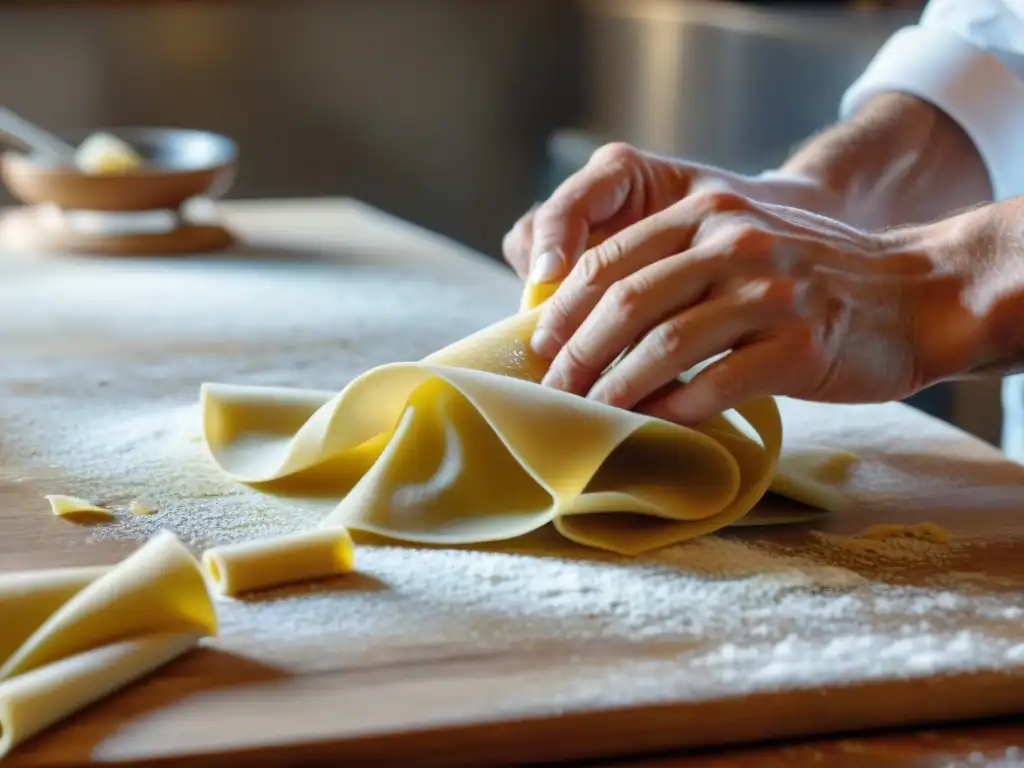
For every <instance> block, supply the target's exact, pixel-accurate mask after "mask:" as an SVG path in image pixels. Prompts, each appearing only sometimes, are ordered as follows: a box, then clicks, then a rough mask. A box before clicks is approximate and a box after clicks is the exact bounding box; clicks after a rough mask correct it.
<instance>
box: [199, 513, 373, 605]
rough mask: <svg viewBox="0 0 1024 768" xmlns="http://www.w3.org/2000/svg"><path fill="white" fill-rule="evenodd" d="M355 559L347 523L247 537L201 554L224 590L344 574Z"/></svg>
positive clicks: (246, 589) (230, 591) (237, 591)
mask: <svg viewBox="0 0 1024 768" xmlns="http://www.w3.org/2000/svg"><path fill="white" fill-rule="evenodd" d="M353 564H354V551H353V544H352V538H351V537H350V536H349V535H348V531H346V530H345V529H344V528H321V529H319V530H313V531H308V532H303V533H298V534H294V535H292V536H278V537H276V538H272V539H258V540H256V541H246V542H243V543H241V544H233V545H230V546H223V547H214V548H213V549H208V550H206V552H204V553H203V567H204V568H205V569H206V572H207V574H208V575H209V576H210V579H211V581H213V583H214V584H216V585H217V587H218V589H219V590H220V592H221V593H222V594H225V595H238V594H241V593H243V592H252V591H255V590H259V589H268V588H269V587H276V586H280V585H282V584H290V583H292V582H297V581H308V580H313V579H325V578H329V577H331V576H340V575H342V574H345V573H350V572H351V571H352V568H353Z"/></svg>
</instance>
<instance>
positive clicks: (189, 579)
mask: <svg viewBox="0 0 1024 768" xmlns="http://www.w3.org/2000/svg"><path fill="white" fill-rule="evenodd" d="M0 628H2V629H0V758H3V756H4V755H5V754H6V753H7V752H8V751H9V750H10V749H12V748H13V747H14V746H15V745H16V744H18V743H20V742H21V741H23V740H25V739H27V738H29V737H30V736H32V735H33V734H36V733H38V732H39V731H41V730H43V729H44V728H47V727H48V726H50V725H52V724H54V723H56V722H58V721H59V720H61V719H63V718H64V717H67V716H68V715H70V714H72V713H73V712H76V711H77V710H79V709H81V708H82V707H84V706H86V705H87V704H90V703H91V702H94V701H96V700H98V699H100V698H103V697H104V696H106V695H108V694H110V693H111V692H112V691H114V690H117V689H118V688H121V687H122V686H124V685H127V684H128V683H130V682H131V681H133V680H135V679H136V678H138V677H140V676H142V675H144V674H147V673H149V672H150V671H152V670H153V669H155V668H156V667H158V666H160V665H161V664H164V663H166V662H167V661H169V660H170V659H172V658H174V657H175V656H177V655H179V654H181V653H184V652H185V651H186V650H187V649H188V648H190V647H192V646H193V645H194V644H195V643H196V641H197V640H198V638H200V637H202V636H205V635H212V634H216V631H217V616H216V613H215V611H214V608H213V602H212V600H211V598H210V593H209V590H208V588H207V584H206V580H205V579H204V578H203V573H202V569H201V568H200V565H199V563H198V562H197V561H196V559H195V557H193V556H192V553H191V552H190V551H189V550H188V549H187V548H186V547H185V545H184V544H182V543H181V542H180V541H179V540H178V539H177V537H175V536H174V534H172V533H170V532H168V531H162V532H160V533H158V534H157V535H156V536H154V537H153V538H151V539H150V540H149V541H148V542H147V543H146V544H145V545H144V546H142V547H140V548H139V549H138V550H137V551H136V552H135V553H133V554H132V555H131V556H129V557H128V558H126V559H125V560H123V561H122V562H120V563H118V564H117V565H115V566H112V567H105V566H102V567H96V568H67V569H56V570H47V571H28V572H23V573H11V574H3V575H0Z"/></svg>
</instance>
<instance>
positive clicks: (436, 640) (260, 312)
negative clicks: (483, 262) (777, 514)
mask: <svg viewBox="0 0 1024 768" xmlns="http://www.w3.org/2000/svg"><path fill="white" fill-rule="evenodd" d="M383 280H386V281H387V290H386V291H384V290H381V289H380V285H381V281H383ZM477 295H487V292H481V293H480V294H477ZM473 296H474V292H472V291H468V290H467V289H466V286H455V285H450V284H449V285H445V284H440V283H438V284H437V285H430V284H429V283H427V282H426V281H425V278H424V277H423V276H422V275H418V276H417V275H405V274H404V273H389V274H387V275H386V276H382V275H381V274H380V273H375V272H374V271H373V270H369V269H364V268H360V269H351V270H345V271H344V272H343V274H342V276H341V277H339V276H338V272H337V270H335V271H330V270H324V269H319V268H314V267H311V266H302V267H296V268H294V269H287V270H286V269H276V268H268V269H267V270H266V271H264V272H262V273H256V274H253V273H249V272H247V273H244V278H239V274H238V270H237V269H235V268H233V267H232V265H230V264H221V265H219V266H218V265H216V264H212V265H211V264H209V263H200V264H194V263H187V262H182V263H179V264H175V265H173V266H167V265H163V266H161V265H159V264H150V263H147V264H139V263H131V264H121V263H119V264H117V265H116V266H111V265H106V264H100V265H97V264H95V263H92V264H90V266H89V267H88V268H84V267H77V266H76V267H74V268H72V269H70V274H69V275H68V276H67V277H62V278H60V279H56V278H46V279H44V278H43V277H40V278H39V279H38V280H36V281H34V280H31V279H26V280H24V281H22V282H21V284H20V285H19V290H18V291H17V293H16V295H14V296H9V295H8V294H4V295H3V298H4V301H2V302H0V322H5V323H6V322H22V323H32V324H34V326H33V327H34V328H35V332H36V333H35V337H34V338H35V339H36V341H35V342H34V343H32V344H28V345H26V348H25V349H24V350H21V352H20V353H19V362H18V365H16V366H7V365H5V366H2V367H0V417H2V421H0V424H2V426H3V428H4V433H3V434H2V435H0V437H2V444H3V449H4V456H5V457H6V459H5V468H4V470H3V471H4V472H5V473H6V477H7V478H8V480H9V481H12V482H17V481H27V480H29V479H35V480H33V482H34V483H35V484H36V485H38V486H39V487H42V486H45V492H48V493H68V494H73V495H79V496H83V497H86V498H89V499H90V500H92V501H94V502H96V503H98V504H102V505H105V506H109V507H111V508H112V509H114V510H115V511H116V512H117V520H116V522H114V523H112V524H111V525H108V526H102V527H99V528H97V529H94V530H93V531H92V533H91V535H93V536H109V537H118V538H124V539H140V540H141V539H143V538H145V537H147V536H149V535H151V534H152V533H153V532H155V531H156V530H158V529H160V528H169V529H171V530H173V531H175V532H176V533H178V534H179V535H180V536H181V537H182V538H183V539H184V540H186V541H187V542H189V543H191V544H193V545H194V546H196V547H204V546H209V545H215V544H227V543H232V542H238V541H243V540H246V539H251V538H258V537H266V536H274V535H279V534H285V533H290V532H293V531H297V530H300V529H302V528H305V527H309V526H312V525H314V524H315V523H316V522H317V520H316V519H315V518H313V517H312V516H311V515H310V514H308V513H306V512H303V511H302V510H299V509H296V508H294V507H291V506H286V505H284V504H283V503H278V502H274V501H273V500H270V499H267V498H266V497H263V496H260V495H258V494H256V493H255V492H253V491H251V490H248V489H246V488H243V487H241V486H238V485H235V484H233V483H232V482H230V481H228V480H227V479H226V478H224V477H223V476H222V475H221V473H220V472H219V471H218V470H217V469H216V467H215V466H214V465H213V462H212V461H210V460H209V458H208V457H207V456H206V453H205V449H204V447H203V445H202V442H201V440H200V439H199V425H198V421H197V418H198V404H197V402H196V401H197V397H198V389H199V385H200V384H201V383H202V382H203V381H211V380H212V381H228V382H236V383H253V384H271V385H282V386H302V387H311V388H317V389H331V390H336V389H338V388H340V387H341V386H343V385H344V384H345V383H346V382H347V381H349V380H350V379H351V378H353V377H354V376H356V375H358V374H359V373H361V372H362V371H364V370H366V369H367V368H370V367H372V366H375V365H378V364H380V363H384V362H387V361H389V360H397V359H416V358H418V357H421V356H422V355H424V354H426V353H428V352H430V351H432V350H433V349H436V348H437V347H439V346H441V345H443V344H445V343H447V342H450V341H453V340H455V339H457V338H459V337H461V336H463V335H465V334H466V333H467V332H470V331H472V330H475V329H476V328H478V327H481V326H483V325H485V324H487V323H489V322H492V321H494V320H496V319H498V318H499V317H500V316H502V315H503V314H505V313H506V311H507V307H505V306H499V305H498V304H496V303H495V302H493V301H492V300H490V299H487V300H484V299H474V298H473ZM371 297H372V298H371ZM8 299H10V300H8ZM40 307H43V308H45V313H43V314H40V312H39V308H40ZM409 317H415V318H416V322H415V323H410V322H409V321H408V320H407V318H409ZM28 335H29V336H31V334H28ZM58 336H59V340H60V343H59V344H58V343H56V341H54V339H55V338H57V337H58ZM69 349H72V350H77V351H78V352H77V354H68V350H69ZM58 478H59V480H58ZM134 500H139V501H142V502H144V503H145V505H146V506H147V507H148V508H149V509H151V510H153V511H154V513H155V514H153V515H151V516H137V515H132V514H130V512H129V511H128V508H129V506H130V504H131V502H132V501H134ZM40 514H49V512H48V510H47V509H46V506H45V502H44V501H43V499H42V498H41V497H40ZM542 543H543V544H544V546H540V545H537V546H538V547H539V548H538V549H534V550H530V549H529V547H528V546H527V545H525V544H524V545H522V547H519V548H513V547H506V548H504V549H502V550H501V551H472V550H460V549H449V550H443V549H426V548H415V547H402V546H372V547H371V546H362V547H360V548H359V551H358V556H357V565H358V568H359V571H360V573H359V574H357V575H354V576H352V577H345V578H341V579H338V580H335V581H332V582H329V583H321V584H308V585H303V586H300V587H296V588H291V589H281V590H277V591H273V592H269V593H266V594H263V595H259V596H257V597H254V598H251V599H248V600H245V601H234V600H226V601H221V602H219V604H218V605H219V611H220V613H221V617H222V633H221V636H220V637H219V638H218V639H217V640H216V641H215V642H216V644H217V645H219V646H221V647H223V648H226V649H229V650H237V651H240V652H243V653H245V654H246V655H248V656H251V657H255V658H256V659H257V660H260V661H264V662H266V663H268V664H271V665H280V666H294V667H301V668H303V669H307V670H308V669H311V668H324V669H327V668H330V669H337V668H341V667H359V668H365V667H367V666H373V665H376V664H392V663H398V662H401V661H411V660H416V659H423V658H425V657H432V656H433V657H436V658H439V659H444V658H452V657H456V656H460V655H463V656H465V655H470V656H471V655H474V654H487V653H497V652H499V651H506V652H515V653H520V654H529V653H531V652H534V651H537V650H543V651H546V652H547V653H549V654H550V653H552V652H554V651H555V650H557V649H563V650H564V652H565V654H566V655H565V662H566V663H570V664H581V665H586V664H589V663H591V660H593V659H598V660H600V661H601V663H600V664H597V663H596V662H594V663H595V667H594V669H593V670H592V674H591V673H589V672H588V675H587V677H586V683H583V682H580V681H579V680H577V681H575V682H574V684H573V686H569V687H565V688H564V690H563V689H559V690H557V691H553V692H552V701H553V702H555V703H556V704H557V703H558V702H564V703H566V704H570V703H573V702H575V703H579V702H581V701H582V702H586V701H595V700H597V698H598V697H599V698H600V699H601V700H603V701H605V702H608V701H610V700H613V699H615V697H621V698H622V699H623V701H626V700H632V699H637V698H643V697H652V698H657V697H658V696H663V695H672V696H680V695H683V694H685V695H686V696H693V697H700V696H702V695H710V694H712V693H714V694H715V695H721V694H722V693H723V692H727V691H731V690H736V691H743V690H749V689H752V688H761V689H763V688H773V687H782V686H790V685H801V684H809V685H818V684H822V683H826V682H837V681H845V680H849V679H852V678H859V679H864V678H872V677H875V678H877V677H879V676H891V675H905V674H920V673H925V672H936V671H942V670H951V671H953V670H966V669H974V668H982V667H986V668H987V667H992V666H998V665H1006V664H1010V663H1013V664H1017V665H1021V666H1024V630H1022V629H1021V615H1022V612H1024V594H1022V593H1020V592H1018V593H1016V594H1011V595H1005V594H1004V595H998V596H996V595H990V594H986V593H984V592H982V593H981V594H972V595H971V596H970V598H969V599H968V598H967V597H964V596H963V595H961V594H958V593H957V591H956V590H954V589H953V588H952V587H944V586H931V587H914V586H899V585H895V584H889V583H886V582H885V581H880V580H873V579H869V578H866V577H865V576H863V575H859V574H858V573H857V572H856V570H857V568H856V566H857V564H858V563H861V564H863V560H864V558H868V559H871V560H874V561H876V562H877V561H878V560H879V559H882V560H884V559H885V558H890V559H897V560H898V559H899V558H905V559H910V560H913V559H914V558H917V559H918V560H920V559H924V558H929V557H931V558H933V559H935V558H936V557H937V556H938V555H936V552H937V551H938V550H934V551H933V549H932V548H933V547H935V545H932V544H929V543H927V542H921V541H915V540H906V541H904V540H900V541H896V542H895V543H894V542H892V541H887V542H873V543H874V544H879V545H882V546H883V549H881V550H876V551H873V552H870V553H869V552H860V553H858V552H852V553H851V552H850V551H849V549H848V548H846V547H845V546H844V545H841V544H837V543H836V542H835V541H834V540H833V539H831V538H829V537H822V538H820V539H819V544H820V547H819V549H820V550H821V551H820V552H804V553H803V554H801V555H800V556H799V557H798V556H795V555H793V554H787V553H785V552H783V551H781V550H780V549H776V548H772V547H770V546H768V545H767V544H761V545H757V544H752V543H745V540H744V539H742V538H740V537H739V536H737V535H734V534H730V533H727V534H722V535H718V536H708V537H704V538H701V539H698V540H696V541H692V542H688V543H685V544H682V545H679V546H675V547H671V548H669V549H667V550H664V551H661V552H658V553H655V554H652V555H649V556H645V557H641V558H636V559H632V560H630V559H623V558H616V557H612V556H610V555H603V554H601V553H595V552H588V551H583V550H581V549H580V548H574V547H567V546H566V545H565V543H564V542H562V543H561V544H553V543H551V542H542ZM908 547H909V549H907V548H908ZM925 548H928V549H927V551H925ZM844 552H845V553H846V555H851V554H852V556H853V560H850V559H849V558H847V559H846V560H844V558H843V557H840V556H838V554H842V553H844ZM837 553H838V554H837ZM964 627H970V629H964ZM681 692H682V693H681Z"/></svg>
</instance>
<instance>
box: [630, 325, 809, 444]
mask: <svg viewBox="0 0 1024 768" xmlns="http://www.w3.org/2000/svg"><path fill="white" fill-rule="evenodd" d="M808 373H810V371H808V370H807V365H806V363H805V361H804V360H803V359H801V357H800V352H799V350H798V348H797V345H795V344H792V343H790V341H789V338H788V337H787V336H786V335H785V334H779V335H775V336H769V337H767V338H763V339H760V340H758V341H755V342H752V343H751V344H749V345H745V346H742V347H740V348H737V349H736V350H735V351H733V352H731V353H730V354H728V355H726V356H725V357H723V358H721V359H720V360H716V361H715V362H713V363H711V365H709V366H708V367H707V368H705V369H704V370H702V371H701V372H700V373H698V374H697V375H696V376H695V377H694V378H693V379H692V380H691V381H690V382H689V383H687V384H679V385H677V386H675V387H674V388H672V389H671V390H670V391H668V392H667V394H659V396H658V397H656V398H652V399H651V401H650V402H648V403H644V404H642V405H641V406H640V408H638V410H639V411H641V412H643V413H647V414H649V415H651V416H656V417H658V418H661V419H665V420H666V421H673V422H675V423H677V424H684V425H688V426H691V425H695V424H699V423H701V422H702V421H706V420H707V419H709V418H711V417H712V416H714V415H716V414H719V413H721V412H722V411H727V410H729V409H730V408H736V407H737V406H740V405H743V404H744V403H746V402H749V401H750V400H753V399H754V398H756V397H763V396H767V395H785V394H788V393H790V392H792V391H794V390H795V387H794V384H795V378H794V377H800V376H804V375H807V374H808Z"/></svg>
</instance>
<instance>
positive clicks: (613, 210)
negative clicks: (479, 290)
mask: <svg viewBox="0 0 1024 768" xmlns="http://www.w3.org/2000/svg"><path fill="white" fill-rule="evenodd" d="M713 190H714V191H729V192H735V193H737V194H740V195H743V196H744V197H747V198H750V199H752V200H757V201H760V202H765V203H775V204H778V205H785V206H788V207H791V208H801V209H804V210H809V211H813V212H815V213H821V214H824V215H835V211H836V210H838V209H839V206H838V204H837V201H836V199H835V197H836V195H835V193H834V192H831V191H828V190H826V189H824V188H823V187H821V186H820V185H818V184H817V183H815V182H813V181H811V180H809V179H805V178H801V177H798V176H795V175H792V174H785V173H781V172H779V173H766V174H762V175H760V176H756V177H749V176H740V175H738V174H733V173H729V172H728V171H722V170H719V169H716V168H711V167H709V166H703V165H699V164H696V163H688V162H684V161H682V160H676V159H673V158H665V157H659V156H657V155H654V154H651V153H648V152H642V151H640V150H638V149H635V148H634V147H631V146H630V145H628V144H622V143H615V144H606V145H605V146H603V147H601V148H600V149H598V150H597V151H596V152H594V154H593V155H592V156H591V158H590V160H589V161H588V162H587V164H586V165H585V166H584V167H583V168H582V169H581V170H579V171H577V172H576V173H575V174H573V175H572V176H570V177H569V178H568V179H566V180H565V181H564V182H563V183H562V184H561V185H560V186H559V187H558V189H556V190H555V191H554V193H553V194H552V195H551V197H550V198H548V199H547V200H546V201H544V202H543V203H541V204H540V205H538V206H536V207H534V208H533V209H532V210H530V211H528V212H527V213H526V214H525V215H524V216H523V217H522V218H520V219H519V221H517V222H516V224H515V226H513V227H512V229H511V230H510V231H509V232H508V234H506V235H505V238H504V241H503V242H502V250H503V251H504V255H505V260H506V261H507V262H508V263H509V264H510V265H511V266H512V268H513V269H515V271H516V273H517V274H518V275H519V277H520V278H522V279H523V280H529V282H531V283H535V284H539V283H554V282H558V281H560V280H562V279H563V278H564V277H565V276H566V275H568V274H569V271H570V270H571V269H572V267H573V266H574V265H575V264H576V262H577V261H578V260H579V258H580V256H582V255H583V253H584V251H586V250H587V249H588V248H590V247H592V246H594V245H596V244H597V242H598V241H600V240H603V239H606V238H608V237H611V236H613V235H616V234H618V233H619V232H621V231H622V230H623V229H625V228H627V227H629V226H631V225H632V224H635V223H637V222H638V221H641V220H643V219H645V218H647V217H648V216H651V215H653V214H655V213H659V212H661V211H663V210H664V209H665V208H668V207H669V206H670V205H673V204H675V203H677V202H679V201H680V200H682V199H683V198H685V197H687V196H689V195H693V194H698V193H703V192H708V191H713Z"/></svg>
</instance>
